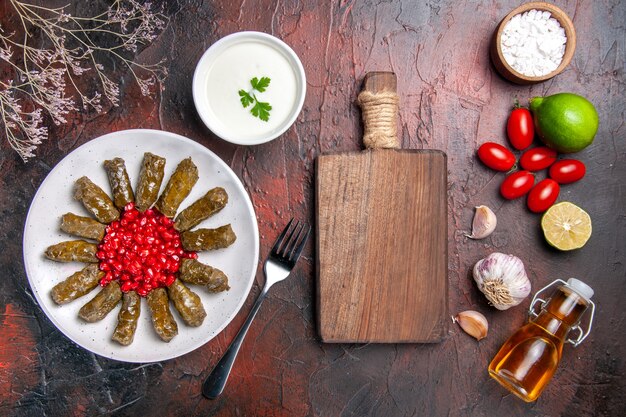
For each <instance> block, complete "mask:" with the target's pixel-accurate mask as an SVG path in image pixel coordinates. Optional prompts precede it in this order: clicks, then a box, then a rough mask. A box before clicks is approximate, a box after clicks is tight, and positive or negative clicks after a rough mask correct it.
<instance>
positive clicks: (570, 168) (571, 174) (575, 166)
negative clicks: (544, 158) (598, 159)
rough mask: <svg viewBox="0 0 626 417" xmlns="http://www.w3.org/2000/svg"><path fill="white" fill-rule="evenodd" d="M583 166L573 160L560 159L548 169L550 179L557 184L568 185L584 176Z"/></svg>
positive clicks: (585, 169) (584, 169) (585, 170)
mask: <svg viewBox="0 0 626 417" xmlns="http://www.w3.org/2000/svg"><path fill="white" fill-rule="evenodd" d="M586 172H587V168H585V164H583V163H582V162H580V161H577V160H575V159H562V160H560V161H557V162H555V163H554V165H552V166H551V167H550V172H549V173H550V178H552V179H553V180H554V181H556V182H558V183H559V184H570V183H572V182H576V181H578V180H579V179H581V178H582V177H584V176H585V173H586Z"/></svg>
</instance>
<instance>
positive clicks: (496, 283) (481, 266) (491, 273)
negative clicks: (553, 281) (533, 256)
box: [473, 252, 530, 310]
mask: <svg viewBox="0 0 626 417" xmlns="http://www.w3.org/2000/svg"><path fill="white" fill-rule="evenodd" d="M473 272H474V281H476V284H477V285H478V289H479V290H480V291H481V292H482V293H483V294H485V297H487V300H489V302H490V303H491V304H492V305H493V306H494V307H495V308H497V309H498V310H506V309H509V308H511V307H513V306H516V305H518V304H519V303H521V302H522V300H523V299H524V298H526V297H527V296H528V294H530V280H529V279H528V276H527V275H526V271H525V270H524V264H523V263H522V261H521V260H520V259H519V258H518V257H517V256H513V255H505V254H503V253H498V252H494V253H492V254H491V255H489V256H487V257H486V258H485V259H481V260H480V261H478V262H476V265H474V271H473Z"/></svg>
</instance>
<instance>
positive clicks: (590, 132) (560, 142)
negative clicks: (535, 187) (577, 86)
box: [530, 93, 598, 153]
mask: <svg viewBox="0 0 626 417" xmlns="http://www.w3.org/2000/svg"><path fill="white" fill-rule="evenodd" d="M530 110H531V111H532V112H533V116H534V120H535V129H536V130H537V134H538V135H539V137H540V138H541V140H543V142H544V143H545V144H546V145H548V146H549V147H551V148H553V149H555V150H556V151H558V152H561V153H573V152H578V151H582V150H583V149H585V148H586V147H587V146H589V145H591V142H593V138H594V136H595V135H596V132H597V131H598V112H597V111H596V109H595V107H593V104H591V102H589V100H587V99H586V98H584V97H582V96H579V95H576V94H572V93H559V94H554V95H551V96H547V97H534V98H532V99H530Z"/></svg>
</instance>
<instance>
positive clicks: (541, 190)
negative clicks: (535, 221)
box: [526, 178, 561, 213]
mask: <svg viewBox="0 0 626 417" xmlns="http://www.w3.org/2000/svg"><path fill="white" fill-rule="evenodd" d="M560 189H561V188H560V187H559V184H558V183H557V182H556V181H554V180H551V179H550V178H546V179H545V180H543V181H539V182H538V183H537V185H535V186H534V187H533V189H532V190H530V193H528V200H526V205H527V206H528V208H529V209H530V211H532V212H534V213H543V212H544V211H546V210H547V209H549V208H550V206H551V205H552V204H554V202H555V201H556V199H557V197H558V196H559V191H560Z"/></svg>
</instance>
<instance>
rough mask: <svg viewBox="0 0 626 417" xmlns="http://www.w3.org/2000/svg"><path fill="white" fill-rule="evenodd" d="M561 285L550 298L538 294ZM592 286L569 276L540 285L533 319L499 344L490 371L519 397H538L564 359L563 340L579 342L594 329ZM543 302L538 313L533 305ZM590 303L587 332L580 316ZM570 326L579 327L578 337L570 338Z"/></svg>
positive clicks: (532, 308) (530, 398)
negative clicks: (542, 297)
mask: <svg viewBox="0 0 626 417" xmlns="http://www.w3.org/2000/svg"><path fill="white" fill-rule="evenodd" d="M557 283H558V284H561V285H559V286H558V287H557V288H556V289H555V290H554V291H553V293H552V295H551V296H550V298H548V299H547V300H545V301H544V300H542V299H540V298H538V296H539V295H540V293H541V292H543V291H545V290H546V289H547V288H549V287H550V286H552V285H554V284H557ZM592 296H593V289H591V287H589V286H588V285H587V284H585V283H584V282H582V281H580V280H577V279H575V278H570V279H569V280H568V281H567V283H566V282H564V281H562V280H556V281H554V282H553V283H552V284H550V285H548V286H547V287H545V288H543V289H541V290H540V291H539V292H537V294H536V295H535V297H534V298H533V301H532V303H531V305H530V311H529V314H530V316H531V317H530V321H529V323H528V324H526V325H525V326H523V327H522V328H520V329H519V330H518V331H517V332H515V333H514V334H513V335H512V336H511V337H510V338H509V339H508V340H507V341H506V342H505V343H504V345H503V346H502V347H501V348H500V351H499V352H498V353H497V354H496V356H495V357H494V358H493V360H492V361H491V363H490V364H489V375H490V376H491V377H492V378H494V379H495V380H496V381H498V383H500V384H501V385H502V386H504V387H505V388H506V389H508V390H509V391H511V392H512V393H513V394H515V395H517V396H518V397H520V398H521V399H522V400H524V401H527V402H531V401H535V400H536V399H537V398H538V397H539V395H540V394H541V392H542V391H543V389H544V388H545V386H546V385H547V384H548V382H549V381H550V378H552V375H553V374H554V371H556V368H557V366H558V364H559V361H560V360H561V353H562V351H563V344H564V343H565V342H566V341H567V342H569V343H572V344H573V345H574V346H578V344H579V343H580V342H582V341H583V339H584V338H585V337H587V335H588V334H589V331H590V330H591V322H592V320H593V311H594V309H595V305H594V304H593V302H592V301H591V297H592ZM537 302H542V305H541V311H540V312H539V314H537V313H536V312H535V310H534V306H535V304H536V303H537ZM589 306H591V307H592V309H591V319H590V321H589V327H588V329H587V331H586V332H583V331H582V329H581V328H580V327H579V323H580V320H581V318H582V316H583V314H584V313H585V311H587V308H588V307H589ZM571 330H576V331H578V332H579V333H578V337H577V339H576V340H572V339H567V336H568V334H569V333H570V331H571Z"/></svg>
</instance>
